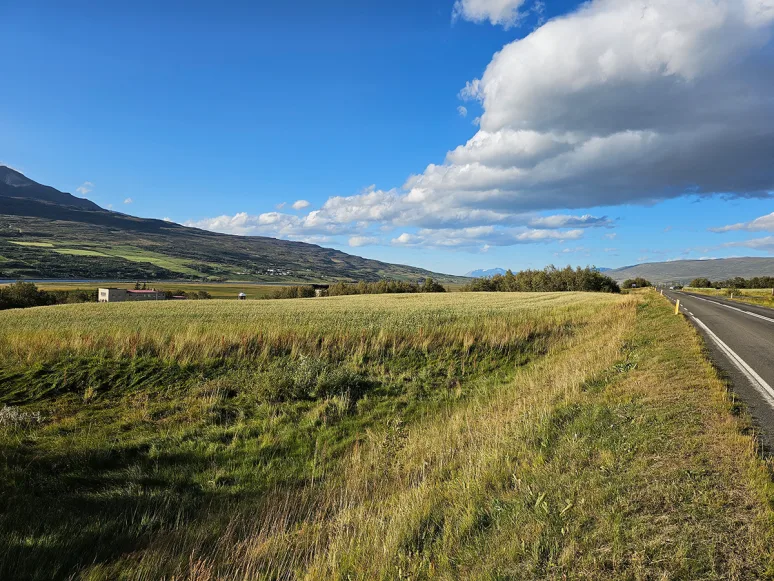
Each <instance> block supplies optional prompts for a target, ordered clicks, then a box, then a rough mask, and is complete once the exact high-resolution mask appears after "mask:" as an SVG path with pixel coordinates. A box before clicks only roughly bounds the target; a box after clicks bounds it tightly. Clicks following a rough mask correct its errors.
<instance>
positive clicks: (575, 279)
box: [462, 265, 621, 293]
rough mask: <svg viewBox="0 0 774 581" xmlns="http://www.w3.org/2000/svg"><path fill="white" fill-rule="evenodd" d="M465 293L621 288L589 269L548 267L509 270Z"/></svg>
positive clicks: (475, 283)
mask: <svg viewBox="0 0 774 581" xmlns="http://www.w3.org/2000/svg"><path fill="white" fill-rule="evenodd" d="M462 290H463V291H467V292H482V291H495V292H556V291H586V292H603V293H620V292H621V288H620V287H619V286H618V283H617V282H615V281H614V280H613V279H612V278H610V277H609V276H607V275H605V274H602V273H601V272H599V270H597V269H596V268H593V267H588V266H587V267H586V268H580V267H578V268H575V269H573V268H572V267H571V266H568V267H566V268H563V269H558V268H556V267H555V266H553V265H551V266H548V267H546V268H544V269H543V270H522V271H521V272H518V273H516V274H514V273H513V272H511V271H510V270H509V271H508V272H506V273H505V274H504V275H500V274H496V275H495V276H493V277H491V278H479V279H477V280H474V281H473V282H471V283H469V284H467V285H465V286H464V287H463V288H462Z"/></svg>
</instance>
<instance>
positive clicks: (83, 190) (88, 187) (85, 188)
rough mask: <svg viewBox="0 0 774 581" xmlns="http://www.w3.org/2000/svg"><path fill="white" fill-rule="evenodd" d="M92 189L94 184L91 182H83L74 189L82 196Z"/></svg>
mask: <svg viewBox="0 0 774 581" xmlns="http://www.w3.org/2000/svg"><path fill="white" fill-rule="evenodd" d="M93 189H94V184H93V183H91V182H83V184H81V185H80V186H78V187H77V188H75V191H76V192H78V193H79V194H81V195H82V196H85V195H86V194H88V193H89V192H91V191H92V190H93Z"/></svg>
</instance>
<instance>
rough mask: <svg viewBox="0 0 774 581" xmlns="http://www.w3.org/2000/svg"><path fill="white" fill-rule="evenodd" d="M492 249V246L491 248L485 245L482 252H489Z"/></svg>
mask: <svg viewBox="0 0 774 581" xmlns="http://www.w3.org/2000/svg"><path fill="white" fill-rule="evenodd" d="M490 248H491V246H489V244H484V245H483V246H482V247H481V252H489V249H490Z"/></svg>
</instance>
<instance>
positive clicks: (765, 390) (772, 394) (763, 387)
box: [692, 317, 774, 407]
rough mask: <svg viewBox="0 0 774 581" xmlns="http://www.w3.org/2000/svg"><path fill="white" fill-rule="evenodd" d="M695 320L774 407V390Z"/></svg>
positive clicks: (705, 326)
mask: <svg viewBox="0 0 774 581" xmlns="http://www.w3.org/2000/svg"><path fill="white" fill-rule="evenodd" d="M692 318H693V320H694V321H695V322H696V324H697V325H698V326H699V327H700V328H701V329H702V330H703V331H704V332H705V333H707V335H708V336H709V338H710V339H712V340H713V341H714V342H715V344H716V345H717V346H718V348H719V349H720V350H721V351H722V352H723V354H724V355H725V356H726V357H728V359H729V360H730V361H731V363H733V364H734V365H735V366H736V368H737V369H739V371H741V372H742V374H744V376H745V377H747V379H748V381H749V382H750V383H751V384H752V386H753V387H754V388H755V389H756V390H757V391H758V392H759V393H760V394H761V395H762V396H763V398H764V399H765V400H766V401H767V402H768V403H769V405H770V406H772V407H774V389H772V387H771V386H770V385H769V384H768V383H766V381H765V380H764V379H763V378H762V377H761V376H760V375H758V374H757V373H756V372H755V370H754V369H753V368H752V367H750V366H749V365H748V364H747V363H746V362H745V360H744V359H742V358H741V357H739V355H737V354H736V353H734V350H733V349H731V347H729V346H728V345H726V344H725V343H724V342H723V341H722V340H721V339H720V337H718V336H717V335H715V333H713V332H712V331H710V329H709V327H707V325H705V324H704V323H702V322H701V321H700V320H699V319H697V318H696V317H692Z"/></svg>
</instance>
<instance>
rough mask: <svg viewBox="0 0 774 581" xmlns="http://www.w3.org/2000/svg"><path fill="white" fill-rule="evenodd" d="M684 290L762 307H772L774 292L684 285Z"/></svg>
mask: <svg viewBox="0 0 774 581" xmlns="http://www.w3.org/2000/svg"><path fill="white" fill-rule="evenodd" d="M685 290H686V291H688V292H692V293H697V294H702V295H707V296H712V297H721V298H724V299H731V300H734V301H736V302H739V303H747V304H750V305H760V306H762V307H771V308H774V293H772V289H770V288H764V289H734V290H731V289H714V288H692V287H686V288H685Z"/></svg>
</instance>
